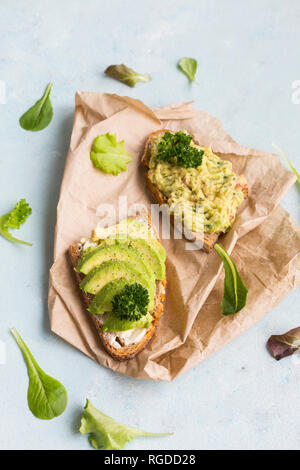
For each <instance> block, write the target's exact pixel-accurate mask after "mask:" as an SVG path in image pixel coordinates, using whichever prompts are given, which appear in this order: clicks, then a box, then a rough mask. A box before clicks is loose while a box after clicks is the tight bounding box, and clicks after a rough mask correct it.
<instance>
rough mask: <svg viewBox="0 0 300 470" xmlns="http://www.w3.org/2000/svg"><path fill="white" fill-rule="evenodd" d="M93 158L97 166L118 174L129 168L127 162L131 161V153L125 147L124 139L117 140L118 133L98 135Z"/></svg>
mask: <svg viewBox="0 0 300 470" xmlns="http://www.w3.org/2000/svg"><path fill="white" fill-rule="evenodd" d="M91 160H92V162H93V164H94V166H95V167H96V168H99V170H101V171H104V172H105V173H111V174H112V175H115V176H116V175H118V174H119V173H120V172H121V171H126V170H127V164H128V163H130V162H131V160H132V159H131V154H130V153H128V152H126V150H125V148H124V140H122V141H121V142H117V137H116V134H109V133H107V134H104V135H98V137H96V139H95V140H94V143H93V146H92V150H91Z"/></svg>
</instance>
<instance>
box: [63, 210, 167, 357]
mask: <svg viewBox="0 0 300 470" xmlns="http://www.w3.org/2000/svg"><path fill="white" fill-rule="evenodd" d="M135 218H136V219H138V220H143V221H144V222H145V223H147V224H148V227H149V229H152V232H153V233H154V230H153V227H152V226H151V218H150V214H147V215H144V216H142V215H141V214H138V215H137V216H136V217H135ZM155 236H156V238H157V240H158V241H160V240H159V238H158V237H157V235H156V233H155ZM82 249H83V245H82V243H77V244H75V245H71V246H70V247H69V252H68V254H69V258H70V261H71V265H72V267H73V268H75V267H76V266H77V264H78V260H79V257H80V255H81V252H82ZM74 273H75V275H76V279H77V282H78V285H79V284H80V282H81V281H82V279H83V278H84V275H83V274H81V273H78V272H77V271H75V269H74ZM166 286H167V280H166V278H165V279H164V280H163V281H156V293H155V303H154V308H153V310H152V311H151V312H150V313H151V315H152V317H153V321H152V323H151V325H150V326H149V328H148V329H147V330H146V333H145V334H144V336H143V337H142V339H141V340H140V341H138V342H136V343H132V344H130V345H125V344H124V341H123V340H122V338H121V337H119V336H118V333H117V332H109V331H106V332H103V331H102V325H103V317H104V315H94V314H93V313H90V312H89V311H88V310H87V314H88V315H89V316H90V317H91V318H92V320H93V322H94V324H95V326H96V329H97V331H98V333H99V336H100V339H101V341H102V343H103V346H104V348H105V349H106V351H107V352H108V353H109V354H110V355H111V356H112V357H113V358H114V359H115V360H117V361H127V360H128V359H132V358H133V357H135V356H136V355H137V354H138V353H140V352H141V351H142V349H144V348H145V346H146V345H147V344H148V343H149V341H150V340H151V338H152V337H153V335H154V332H155V328H156V325H157V322H158V320H159V319H160V317H161V316H162V314H163V313H164V300H165V294H166ZM80 292H81V295H82V297H83V301H84V304H85V306H86V307H87V308H88V307H89V306H90V304H91V302H92V299H93V297H94V296H93V295H91V294H87V293H85V292H84V291H82V290H81V289H80Z"/></svg>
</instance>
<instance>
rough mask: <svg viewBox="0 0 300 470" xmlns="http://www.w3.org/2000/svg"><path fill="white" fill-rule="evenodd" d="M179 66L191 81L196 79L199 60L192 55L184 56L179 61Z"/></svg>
mask: <svg viewBox="0 0 300 470" xmlns="http://www.w3.org/2000/svg"><path fill="white" fill-rule="evenodd" d="M178 68H179V69H180V70H181V71H182V72H183V73H184V74H185V75H186V76H187V77H188V79H189V81H190V82H194V81H195V75H196V72H197V61H196V60H195V59H192V58H191V57H183V58H182V59H180V61H179V62H178Z"/></svg>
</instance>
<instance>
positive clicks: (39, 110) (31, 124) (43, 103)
mask: <svg viewBox="0 0 300 470" xmlns="http://www.w3.org/2000/svg"><path fill="white" fill-rule="evenodd" d="M51 88H52V84H51V83H49V84H48V85H47V88H46V90H45V93H44V94H43V96H42V98H41V99H39V100H38V101H37V102H36V103H35V104H34V105H33V106H32V107H31V108H29V109H28V111H26V113H24V114H23V115H22V116H21V117H20V120H19V122H20V126H21V127H23V129H25V130H26V131H41V130H42V129H45V127H47V126H48V125H49V124H50V122H51V120H52V116H53V109H52V104H51V101H50V92H51Z"/></svg>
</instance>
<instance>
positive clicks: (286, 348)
mask: <svg viewBox="0 0 300 470" xmlns="http://www.w3.org/2000/svg"><path fill="white" fill-rule="evenodd" d="M267 348H268V350H269V352H270V354H271V356H273V357H274V358H275V359H276V360H277V361H279V360H280V359H282V358H283V357H287V356H291V355H292V354H294V353H295V352H296V351H298V350H299V349H300V327H299V328H294V329H293V330H290V331H288V332H287V333H284V334H283V335H273V336H271V337H270V338H269V339H268V342H267Z"/></svg>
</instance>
